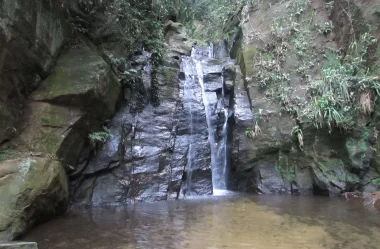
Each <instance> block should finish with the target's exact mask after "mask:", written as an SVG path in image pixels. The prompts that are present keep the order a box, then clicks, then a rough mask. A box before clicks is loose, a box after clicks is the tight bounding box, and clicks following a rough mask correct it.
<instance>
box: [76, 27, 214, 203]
mask: <svg viewBox="0 0 380 249" xmlns="http://www.w3.org/2000/svg"><path fill="white" fill-rule="evenodd" d="M177 28H178V29H177ZM166 30H170V32H172V35H174V36H175V37H177V36H179V37H184V34H183V33H181V30H182V28H181V25H179V24H174V23H169V24H168V27H167V28H166ZM168 32H169V31H168ZM167 42H168V45H169V52H168V53H167V55H166V57H165V59H164V63H163V65H155V64H151V61H152V60H151V56H154V55H151V54H149V53H146V52H144V53H142V54H141V55H139V56H136V57H135V58H134V59H133V61H134V63H133V65H134V69H133V70H132V71H133V72H136V73H134V75H133V77H132V78H131V79H125V80H124V81H123V82H124V83H123V84H124V97H125V101H124V104H123V107H122V108H121V110H120V111H119V112H118V113H117V114H116V116H115V117H114V118H113V119H112V121H111V122H110V131H111V134H112V137H111V138H110V139H109V140H108V141H107V142H106V143H105V144H104V146H103V147H102V148H101V149H100V150H99V151H98V152H97V153H96V155H93V156H92V155H91V154H88V151H86V150H84V151H83V153H82V159H81V160H79V165H78V167H77V169H78V170H77V171H75V172H73V173H72V174H71V185H72V193H73V198H74V202H75V203H77V204H82V205H90V206H97V205H104V204H120V203H134V202H143V201H159V200H169V199H177V198H179V197H180V196H181V195H183V194H181V193H180V190H181V188H182V189H183V180H184V179H183V177H184V172H186V165H187V162H188V153H189V141H188V134H189V132H190V131H189V125H188V119H187V115H186V112H185V111H184V108H185V104H184V103H183V102H182V98H183V97H184V96H183V94H184V93H183V85H182V86H180V87H179V79H178V75H179V73H180V68H179V59H180V56H182V55H183V54H188V53H189V49H190V47H189V46H188V45H186V39H176V38H173V37H172V36H171V35H167ZM179 48H181V49H179ZM199 108H200V109H202V106H199ZM202 110H203V109H202ZM203 122H204V123H205V120H203ZM205 127H206V128H207V125H206V126H205ZM206 130H207V129H206ZM206 139H207V136H206ZM202 142H203V143H202V144H203V147H202V146H199V148H197V151H198V152H196V151H195V152H194V153H198V154H199V153H201V154H199V155H204V157H206V158H204V157H202V156H200V157H199V159H198V160H199V163H200V166H199V168H200V172H199V174H200V175H199V176H195V177H198V178H199V181H198V183H197V184H199V186H198V188H197V190H196V191H197V194H210V193H211V192H212V186H211V172H210V171H207V168H209V164H208V163H207V160H209V159H210V158H209V155H208V153H207V152H208V143H207V140H205V141H202ZM204 168H206V172H203V171H205V170H204ZM205 179H208V181H207V180H206V181H205ZM183 192H184V191H183Z"/></svg>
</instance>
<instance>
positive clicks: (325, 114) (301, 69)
mask: <svg viewBox="0 0 380 249" xmlns="http://www.w3.org/2000/svg"><path fill="white" fill-rule="evenodd" d="M309 4H310V1H307V0H295V1H292V2H291V4H290V5H289V6H288V7H287V10H286V11H287V12H286V13H287V14H284V15H283V16H282V17H281V16H280V17H276V18H274V20H273V23H272V24H271V25H270V29H271V30H270V31H271V37H270V38H271V39H270V40H269V41H268V42H267V44H266V45H264V46H263V48H260V49H258V48H257V47H256V46H255V45H254V44H248V45H246V49H245V50H246V51H244V57H245V58H244V60H245V61H247V60H248V61H249V63H251V61H252V63H251V64H248V65H250V67H252V68H248V69H246V70H245V73H246V74H247V79H246V80H247V83H248V84H252V83H253V84H257V85H258V86H259V87H260V89H261V91H262V92H263V93H264V94H265V96H266V97H267V98H268V99H269V100H272V101H275V102H279V103H280V104H281V106H282V110H283V111H284V112H289V113H291V114H293V115H294V117H296V118H297V119H298V120H299V121H300V122H301V124H302V125H309V124H310V125H313V126H315V127H316V128H318V129H320V128H327V129H328V130H329V132H332V131H333V130H334V129H338V130H340V131H347V130H351V129H352V128H354V127H355V125H356V121H357V120H358V119H359V117H360V116H363V115H364V116H365V115H370V114H371V113H373V111H374V106H375V102H376V100H377V97H378V96H379V95H380V91H379V90H380V78H379V77H378V75H377V74H376V72H375V70H376V68H375V67H376V66H374V65H372V63H371V61H373V56H374V54H373V53H374V52H376V50H375V51H374V48H376V46H377V44H378V39H377V38H376V37H374V36H373V35H371V27H369V26H368V27H367V28H366V29H363V30H354V29H353V27H352V30H351V33H350V34H349V35H350V39H351V42H350V43H349V46H348V47H347V48H342V49H335V48H332V47H326V48H323V45H325V44H324V42H325V41H323V40H324V38H325V37H327V36H329V35H330V34H331V33H332V32H333V31H334V25H333V23H332V21H325V22H320V21H318V20H319V18H316V15H317V13H316V11H315V10H312V9H311V8H309ZM333 8H334V2H333V1H332V2H327V3H326V10H327V11H332V10H333ZM345 11H346V12H347V15H348V16H350V13H349V11H350V10H345ZM352 26H353V25H352ZM289 58H290V59H289ZM289 62H290V63H291V64H289V65H291V67H290V68H289V65H287V63H289ZM374 64H375V63H374ZM251 65H252V66H251ZM246 66H247V64H246ZM295 82H297V83H295ZM299 90H302V91H300V92H301V93H302V94H298V93H297V91H299ZM303 90H305V91H303ZM296 135H297V136H298V137H299V140H300V138H301V137H302V133H297V134H296ZM300 147H301V143H300Z"/></svg>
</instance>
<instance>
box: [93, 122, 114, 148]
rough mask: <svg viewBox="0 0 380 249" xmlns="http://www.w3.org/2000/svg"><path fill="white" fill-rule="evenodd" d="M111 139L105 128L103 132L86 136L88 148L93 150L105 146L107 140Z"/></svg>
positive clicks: (108, 131) (109, 132)
mask: <svg viewBox="0 0 380 249" xmlns="http://www.w3.org/2000/svg"><path fill="white" fill-rule="evenodd" d="M111 137H112V134H111V131H110V130H109V129H108V128H107V127H103V131H98V132H92V133H90V134H88V139H89V140H90V146H91V148H93V149H96V148H98V147H99V146H101V145H103V144H105V143H106V142H107V140H108V139H109V138H111Z"/></svg>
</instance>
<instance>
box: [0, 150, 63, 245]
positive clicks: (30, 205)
mask: <svg viewBox="0 0 380 249" xmlns="http://www.w3.org/2000/svg"><path fill="white" fill-rule="evenodd" d="M0 203H1V209H0V241H1V240H12V239H15V238H17V237H19V236H20V235H22V234H24V233H25V232H26V231H27V229H29V228H30V227H31V226H32V225H34V224H36V223H38V222H42V221H44V220H47V219H49V218H52V217H54V216H56V215H59V214H61V213H63V212H65V210H66V208H67V205H68V184H67V177H66V173H65V171H64V169H63V167H62V165H61V164H60V163H59V162H58V161H55V160H53V159H50V158H47V157H45V158H42V157H41V158H40V157H24V158H23V159H14V160H7V161H3V162H1V163H0Z"/></svg>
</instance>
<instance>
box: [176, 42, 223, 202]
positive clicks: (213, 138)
mask: <svg viewBox="0 0 380 249" xmlns="http://www.w3.org/2000/svg"><path fill="white" fill-rule="evenodd" d="M182 63H183V64H186V65H185V66H184V67H186V68H185V71H186V72H185V78H186V80H185V84H184V99H186V100H189V99H191V100H193V101H195V100H196V97H195V93H194V90H193V89H194V87H200V89H199V90H200V94H201V96H200V97H201V100H199V101H201V102H202V103H200V104H201V105H202V106H203V110H204V114H203V118H205V119H206V122H207V132H208V143H209V146H210V153H211V155H210V159H211V171H212V185H213V193H214V194H218V193H220V192H221V190H226V189H227V168H228V160H227V158H228V155H227V154H228V149H227V145H228V116H229V114H228V112H229V111H228V106H226V105H225V101H224V98H225V92H224V89H223V83H224V79H223V76H222V69H221V68H222V65H221V62H219V61H217V60H216V59H214V45H213V43H210V44H209V46H208V47H207V48H200V47H198V46H194V47H193V49H192V54H191V57H184V58H183V60H182ZM218 64H220V65H218ZM212 67H216V68H217V69H215V70H216V71H215V72H214V73H211V74H210V75H212V77H214V74H215V75H220V76H219V78H217V77H216V79H215V80H214V81H212V82H209V81H205V72H204V71H205V70H206V71H207V70H208V69H210V68H212ZM196 84H198V86H196ZM220 90H221V95H220V93H218V91H220ZM185 103H186V105H185V109H186V112H187V114H188V122H189V124H188V125H189V136H188V137H189V138H188V142H189V147H188V155H187V179H186V185H187V195H191V194H192V192H193V191H192V186H193V184H192V180H193V170H194V167H193V166H195V165H194V160H196V158H195V156H196V155H195V154H196V153H194V150H195V147H196V146H197V145H196V144H195V141H194V139H193V138H194V130H197V129H199V127H194V119H193V115H197V114H196V112H197V111H196V110H193V108H192V101H185ZM198 112H199V110H198ZM222 124H223V125H222ZM219 127H220V128H219Z"/></svg>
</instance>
